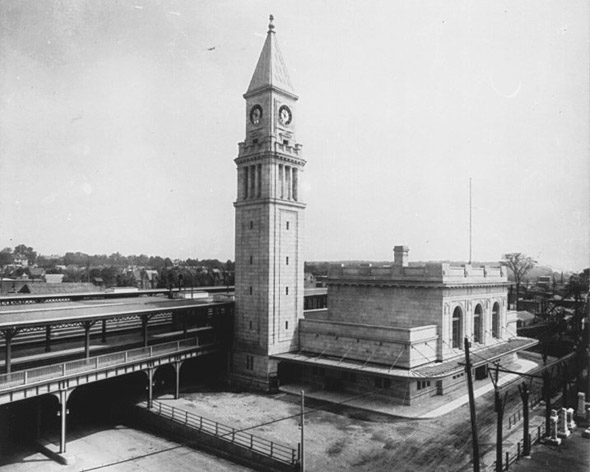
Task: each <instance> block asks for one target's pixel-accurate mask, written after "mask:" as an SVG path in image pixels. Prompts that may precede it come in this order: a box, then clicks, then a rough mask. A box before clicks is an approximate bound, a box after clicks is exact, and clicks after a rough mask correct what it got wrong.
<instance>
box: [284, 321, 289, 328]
mask: <svg viewBox="0 0 590 472" xmlns="http://www.w3.org/2000/svg"><path fill="white" fill-rule="evenodd" d="M285 329H289V322H288V321H285Z"/></svg>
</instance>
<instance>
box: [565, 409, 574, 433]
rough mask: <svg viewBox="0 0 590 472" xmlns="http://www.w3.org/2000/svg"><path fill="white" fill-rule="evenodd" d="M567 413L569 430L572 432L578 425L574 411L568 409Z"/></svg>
mask: <svg viewBox="0 0 590 472" xmlns="http://www.w3.org/2000/svg"><path fill="white" fill-rule="evenodd" d="M566 413H567V428H568V429H569V430H570V431H572V430H574V429H576V423H575V422H574V409H573V408H568V409H567V410H566Z"/></svg>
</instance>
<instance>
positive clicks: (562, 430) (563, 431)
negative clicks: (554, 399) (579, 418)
mask: <svg viewBox="0 0 590 472" xmlns="http://www.w3.org/2000/svg"><path fill="white" fill-rule="evenodd" d="M560 420H561V421H560V425H559V432H558V433H557V434H558V436H559V437H560V438H567V437H568V436H569V435H570V434H571V433H570V430H569V429H568V427H567V410H566V409H565V408H562V409H561V418H560Z"/></svg>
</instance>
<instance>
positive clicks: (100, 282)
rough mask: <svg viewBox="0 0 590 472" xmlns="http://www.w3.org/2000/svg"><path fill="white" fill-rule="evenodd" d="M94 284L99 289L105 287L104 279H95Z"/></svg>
mask: <svg viewBox="0 0 590 472" xmlns="http://www.w3.org/2000/svg"><path fill="white" fill-rule="evenodd" d="M92 283H93V284H94V285H96V286H97V287H104V279H103V278H102V277H93V279H92Z"/></svg>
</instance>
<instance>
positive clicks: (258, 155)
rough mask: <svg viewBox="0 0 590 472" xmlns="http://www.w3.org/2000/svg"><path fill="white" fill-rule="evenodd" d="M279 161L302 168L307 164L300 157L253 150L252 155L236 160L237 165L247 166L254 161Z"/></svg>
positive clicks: (245, 155) (242, 156)
mask: <svg viewBox="0 0 590 472" xmlns="http://www.w3.org/2000/svg"><path fill="white" fill-rule="evenodd" d="M273 159H275V160H278V161H283V162H288V163H289V164H296V165H298V166H300V167H304V166H305V164H307V161H306V160H305V159H303V158H301V157H299V156H294V155H293V154H288V153H282V152H276V151H263V152H260V151H258V152H257V151H255V150H253V151H252V152H251V153H247V154H242V155H240V156H238V157H236V158H235V159H234V162H235V163H236V165H240V164H246V163H248V162H254V161H270V160H273Z"/></svg>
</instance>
